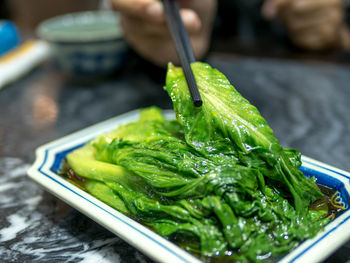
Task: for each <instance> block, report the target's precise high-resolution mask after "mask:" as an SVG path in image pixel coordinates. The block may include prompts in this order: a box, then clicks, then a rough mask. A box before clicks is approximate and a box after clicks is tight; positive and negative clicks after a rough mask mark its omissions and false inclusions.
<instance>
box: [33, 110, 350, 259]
mask: <svg viewBox="0 0 350 263" xmlns="http://www.w3.org/2000/svg"><path fill="white" fill-rule="evenodd" d="M164 113H165V117H166V118H168V119H173V118H174V117H175V114H174V112H173V111H167V112H164ZM138 117H139V111H138V110H136V111H132V112H129V113H126V114H123V115H121V116H118V117H115V118H112V119H109V120H107V121H104V122H102V123H99V124H96V125H94V126H91V127H89V128H86V129H84V130H81V131H78V132H76V133H73V134H71V135H68V136H66V137H63V138H62V139H59V140H56V141H53V142H51V143H49V144H46V145H43V146H41V147H39V148H38V149H37V151H36V161H35V163H34V164H33V165H32V167H31V168H30V169H29V171H28V174H29V176H30V177H31V178H32V179H33V180H35V181H36V182H38V183H39V184H41V185H42V186H43V187H44V188H45V189H47V190H48V191H50V192H51V193H53V194H54V195H56V196H57V197H59V198H61V199H62V200H64V201H65V202H67V203H68V204H70V205H71V206H73V207H75V208H76V209H78V210H79V211H81V212H82V213H83V214H85V215H87V216H89V217H90V218H92V219H93V220H95V221H96V222H98V223H100V224H101V225H102V226H104V227H106V228H107V229H109V230H110V231H112V232H113V233H115V234H116V235H118V236H119V237H121V238H123V239H124V240H125V241H127V242H128V243H130V244H131V245H133V246H135V247H136V248H138V249H139V250H141V251H142V252H144V253H145V254H147V255H148V256H150V257H151V258H153V259H155V260H156V261H157V262H164V263H171V262H174V263H184V262H188V263H198V262H201V261H200V260H199V259H198V258H195V257H194V256H192V255H191V254H189V253H188V252H186V251H185V250H183V249H182V248H180V247H178V246H177V245H175V244H174V243H171V242H170V241H169V240H167V239H165V238H163V237H161V236H159V235H158V234H156V233H155V232H153V231H151V230H150V229H148V228H146V227H145V226H143V225H141V224H140V223H138V222H136V221H135V220H133V219H132V218H129V217H127V216H125V215H124V214H121V213H120V212H118V211H117V210H115V209H113V208H111V207H110V206H108V205H106V204H104V203H102V202H101V201H99V200H97V199H96V198H95V197H93V196H91V195H90V194H88V193H87V192H85V191H83V190H82V189H80V188H78V187H77V186H75V185H73V184H72V183H70V182H69V181H67V180H66V179H65V178H63V177H62V176H60V175H59V171H60V170H61V165H62V161H63V160H64V158H65V156H66V155H67V154H68V153H69V152H71V151H73V150H75V149H77V148H79V147H81V146H82V145H84V144H85V143H87V142H89V141H91V140H92V139H94V138H95V137H96V136H99V135H101V134H103V133H107V132H110V131H112V130H114V129H116V128H117V127H118V126H119V125H122V124H126V123H129V122H133V121H137V120H138ZM302 162H303V164H302V166H301V168H300V169H301V171H302V172H303V173H304V175H305V176H308V177H312V176H315V177H316V179H317V182H318V183H319V184H321V185H323V186H326V187H329V188H332V189H333V190H334V194H333V195H332V198H334V201H335V203H337V205H338V206H339V207H342V209H343V212H342V213H341V214H339V215H338V216H337V217H336V218H335V219H334V220H332V221H331V222H329V223H328V224H327V225H326V226H325V228H324V230H323V231H321V232H319V233H318V234H317V235H316V236H315V237H314V238H312V239H309V240H306V241H304V242H303V243H301V244H300V245H299V246H298V247H296V248H295V249H293V250H292V251H290V252H289V253H288V254H286V255H285V256H284V257H282V258H280V259H278V262H280V263H282V262H283V263H285V262H299V263H304V262H308V263H312V262H320V261H322V260H323V259H325V258H326V257H327V256H328V255H329V254H331V253H332V252H334V251H335V250H336V249H337V248H338V247H340V246H341V245H342V244H344V243H345V242H346V241H347V240H348V239H349V238H350V209H349V200H350V174H349V173H347V172H345V171H342V170H339V169H337V168H335V167H332V166H329V165H327V164H324V163H321V162H318V161H316V160H313V159H310V158H308V157H305V156H302Z"/></svg>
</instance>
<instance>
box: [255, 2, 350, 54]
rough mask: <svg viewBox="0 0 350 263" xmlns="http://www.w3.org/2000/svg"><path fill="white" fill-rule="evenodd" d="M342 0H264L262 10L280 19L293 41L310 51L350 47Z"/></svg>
mask: <svg viewBox="0 0 350 263" xmlns="http://www.w3.org/2000/svg"><path fill="white" fill-rule="evenodd" d="M344 12H345V8H344V5H343V2H342V0H265V2H264V5H263V9H262V13H263V15H264V16H265V17H266V18H268V19H280V20H281V21H282V22H283V23H284V25H285V27H286V29H287V31H288V33H289V36H290V38H291V40H292V41H293V43H294V44H295V45H296V46H298V47H300V48H304V49H308V50H326V49H334V48H340V49H346V50H350V32H349V28H348V26H347V25H346V23H345V16H344Z"/></svg>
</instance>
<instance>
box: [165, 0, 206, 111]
mask: <svg viewBox="0 0 350 263" xmlns="http://www.w3.org/2000/svg"><path fill="white" fill-rule="evenodd" d="M163 4H164V12H165V17H166V20H167V24H168V27H169V30H170V34H171V36H172V38H173V41H174V43H175V48H176V52H177V55H178V56H179V58H180V63H181V66H182V68H183V70H184V73H185V77H186V81H187V85H188V88H189V90H190V93H191V97H192V101H193V104H194V105H195V106H196V107H200V106H202V98H201V96H200V94H199V91H198V87H197V83H196V80H195V78H194V75H193V72H192V69H191V63H192V62H195V57H194V54H193V50H192V46H191V43H190V40H189V37H188V34H187V31H186V29H185V26H184V24H183V22H182V19H181V16H180V8H179V4H178V3H177V0H163Z"/></svg>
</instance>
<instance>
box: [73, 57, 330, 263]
mask: <svg viewBox="0 0 350 263" xmlns="http://www.w3.org/2000/svg"><path fill="white" fill-rule="evenodd" d="M192 69H193V72H194V75H195V77H196V81H197V84H198V88H199V91H200V93H201V96H202V99H203V105H202V107H200V108H196V107H194V106H193V104H192V101H191V97H190V94H189V92H188V88H187V85H186V81H185V77H184V74H183V71H182V69H181V68H177V67H175V66H173V65H171V64H170V65H169V69H168V74H167V78H166V87H165V89H166V91H167V92H168V93H169V96H170V98H171V99H172V101H173V105H174V110H175V112H176V115H177V120H174V121H168V120H165V119H164V117H163V116H162V114H161V111H160V110H159V109H158V108H156V107H151V108H148V109H144V110H142V111H141V114H140V119H139V120H138V121H137V122H133V123H129V124H126V125H122V126H120V127H119V128H118V129H116V130H115V131H112V132H111V133H109V134H105V135H102V136H99V137H98V138H96V139H95V140H93V141H92V142H90V143H88V144H87V145H85V146H84V147H83V148H81V149H77V150H75V151H74V152H72V153H70V154H69V155H68V156H67V162H68V164H69V166H70V167H71V168H72V169H73V171H74V172H75V173H76V174H77V175H79V176H81V177H83V178H85V179H86V181H85V188H86V190H87V191H88V192H90V193H91V194H93V195H94V196H96V197H97V198H99V199H100V200H102V201H104V202H106V203H107V204H109V205H110V206H112V207H114V208H116V209H118V210H119V211H121V212H123V213H125V214H128V215H130V216H133V217H135V218H137V219H138V220H140V221H141V222H143V223H144V224H145V225H147V226H149V227H150V228H152V229H154V230H155V231H156V232H157V233H159V234H160V235H162V236H165V237H168V238H170V239H173V240H175V241H176V242H178V243H179V244H180V245H181V246H183V247H184V248H185V249H187V250H189V251H192V252H194V253H196V254H199V255H200V256H201V257H215V258H228V259H232V260H233V261H241V262H246V261H258V260H262V259H271V258H276V257H279V256H280V255H281V254H283V253H285V252H286V251H288V250H290V249H292V248H294V247H295V246H297V245H298V244H299V243H300V242H301V241H303V240H304V239H306V238H310V237H312V236H314V235H315V234H316V233H317V232H318V231H319V230H320V229H321V228H322V227H323V226H324V225H325V224H326V223H327V222H328V219H327V218H326V215H327V210H319V211H312V210H309V205H310V203H312V202H313V201H315V200H317V199H318V198H320V197H322V194H321V192H320V191H319V190H318V188H317V186H316V184H315V180H314V179H312V178H311V179H308V178H306V177H305V176H304V175H303V174H302V173H301V172H300V171H299V170H298V168H299V166H300V165H301V161H300V153H299V152H298V151H297V150H295V149H289V148H283V147H282V146H281V145H280V144H279V142H278V140H277V139H276V138H275V137H274V135H273V132H272V130H271V128H270V127H269V126H268V124H267V122H266V121H265V120H264V118H263V117H262V116H261V115H260V113H259V112H258V110H257V109H256V108H255V107H254V106H253V105H251V104H250V103H249V102H248V101H247V100H246V99H244V98H243V97H242V96H241V95H240V94H239V93H238V92H237V91H236V90H235V88H234V87H233V86H232V85H231V84H230V83H229V81H228V80H227V79H226V78H225V76H224V75H223V74H222V73H220V72H219V71H218V70H216V69H213V68H211V67H210V66H209V65H207V64H204V63H193V64H192Z"/></svg>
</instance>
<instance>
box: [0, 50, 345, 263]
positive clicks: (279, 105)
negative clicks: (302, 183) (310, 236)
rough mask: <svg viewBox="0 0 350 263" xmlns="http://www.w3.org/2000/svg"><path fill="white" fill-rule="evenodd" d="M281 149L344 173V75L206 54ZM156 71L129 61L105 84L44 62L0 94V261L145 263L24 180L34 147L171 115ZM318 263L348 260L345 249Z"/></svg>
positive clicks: (329, 66) (339, 68)
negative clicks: (136, 113) (126, 121)
mask: <svg viewBox="0 0 350 263" xmlns="http://www.w3.org/2000/svg"><path fill="white" fill-rule="evenodd" d="M208 61H209V63H210V64H212V65H213V66H214V67H217V68H218V69H219V70H221V71H222V72H223V73H224V74H226V75H227V77H228V78H229V80H230V81H231V82H232V84H233V85H234V86H236V88H237V89H238V90H239V91H240V92H241V93H242V94H243V96H245V97H246V98H247V99H248V100H249V101H250V102H251V103H252V104H254V105H256V106H257V108H258V109H259V110H260V112H261V114H262V115H263V116H264V117H265V118H266V119H267V121H268V123H269V124H270V126H271V127H272V128H273V130H274V132H275V135H276V136H277V138H279V140H280V142H281V144H282V145H283V146H288V147H295V148H297V149H299V150H300V151H301V152H302V153H303V154H304V155H306V156H309V157H312V158H315V159H317V160H320V161H322V162H325V163H328V164H330V165H333V166H336V167H337V168H340V169H344V170H347V171H350V161H349V156H350V136H349V134H350V114H349V112H350V103H349V102H350V84H349V83H350V67H349V66H347V65H339V64H338V65H336V64H334V63H325V62H317V63H316V62H305V61H304V62H302V61H293V60H279V59H268V58H256V57H255V58H253V57H250V58H249V57H238V56H233V55H228V54H226V53H213V54H211V55H209V57H208ZM164 77H165V72H164V71H163V70H159V69H157V70H156V69H155V68H152V67H150V66H149V65H147V64H145V63H144V62H143V61H141V60H139V59H138V58H137V57H130V58H129V60H128V62H127V64H126V65H125V67H124V68H123V69H122V70H121V71H120V72H118V73H117V74H116V75H115V76H114V77H113V78H107V79H103V80H100V81H91V82H89V83H85V84H84V83H79V82H76V81H73V80H71V79H69V78H67V77H65V76H64V75H62V74H61V73H59V72H57V71H56V70H55V69H54V68H52V67H51V65H50V64H48V63H46V64H43V65H41V66H40V67H38V68H37V69H35V70H34V71H32V72H31V73H30V74H28V75H26V76H25V77H24V78H22V79H20V80H19V81H17V82H15V83H14V84H12V85H9V86H7V87H5V88H4V89H3V90H1V91H0V116H1V117H0V255H1V262H49V261H54V262H128V263H131V262H152V260H151V259H149V258H148V257H147V256H145V255H143V254H142V253H140V252H139V251H137V250H136V249H134V248H133V247H131V246H130V245H128V244H127V243H125V242H124V241H123V240H121V239H119V238H118V237H116V236H115V235H114V234H112V233H110V232H109V231H107V230H105V229H104V228H103V227H101V226H99V225H98V224H97V223H95V222H94V221H92V220H90V219H89V218H87V217H86V216H84V215H83V214H81V213H79V212H78V211H76V210H74V209H72V208H71V207H69V206H68V205H66V204H65V203H63V202H62V201H60V200H59V199H57V198H56V197H54V196H53V195H51V194H49V193H48V192H46V191H45V190H43V189H42V188H40V187H39V186H38V185H37V184H35V183H34V182H32V181H31V180H30V179H29V178H27V177H26V170H27V169H28V168H29V166H30V164H31V163H32V162H33V161H34V159H35V153H34V151H35V149H36V148H37V147H38V146H39V145H42V144H44V143H46V142H49V141H52V140H54V139H56V138H59V137H62V136H64V135H67V134H69V133H72V132H74V131H77V130H80V129H82V128H85V127H87V126H90V125H92V124H95V123H98V122H100V121H103V120H105V119H108V118H110V117H113V116H117V115H119V114H121V113H124V112H127V111H130V110H133V109H136V108H141V107H146V106H150V105H157V106H159V107H161V108H165V109H167V108H171V101H170V99H169V98H168V96H167V94H166V93H165V91H163V89H162V86H163V83H164ZM325 262H350V242H348V243H346V244H345V245H343V246H342V247H341V248H340V249H338V250H337V251H336V252H335V253H334V254H332V255H331V256H330V257H329V258H328V259H327V260H326V261H325Z"/></svg>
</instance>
